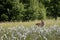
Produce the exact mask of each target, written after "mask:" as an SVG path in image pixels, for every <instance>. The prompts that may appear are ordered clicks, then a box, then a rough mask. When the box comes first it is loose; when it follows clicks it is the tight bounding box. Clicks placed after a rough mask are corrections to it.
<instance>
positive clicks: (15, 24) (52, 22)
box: [0, 20, 60, 27]
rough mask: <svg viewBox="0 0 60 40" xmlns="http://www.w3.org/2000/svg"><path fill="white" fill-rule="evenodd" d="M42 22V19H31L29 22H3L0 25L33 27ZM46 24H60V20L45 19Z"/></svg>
mask: <svg viewBox="0 0 60 40" xmlns="http://www.w3.org/2000/svg"><path fill="white" fill-rule="evenodd" d="M38 22H40V20H35V21H29V22H2V23H0V26H2V27H18V26H25V27H31V26H32V25H35V24H36V23H38ZM44 23H45V26H47V27H48V26H52V25H59V26H60V20H44Z"/></svg>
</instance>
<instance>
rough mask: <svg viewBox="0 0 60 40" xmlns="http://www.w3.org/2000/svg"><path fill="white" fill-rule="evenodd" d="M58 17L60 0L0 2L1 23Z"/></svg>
mask: <svg viewBox="0 0 60 40" xmlns="http://www.w3.org/2000/svg"><path fill="white" fill-rule="evenodd" d="M59 16H60V0H0V22H1V21H30V20H36V19H38V20H40V19H46V18H48V19H50V18H55V20H56V19H57V17H59Z"/></svg>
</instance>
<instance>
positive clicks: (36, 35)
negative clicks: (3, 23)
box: [0, 25, 60, 40]
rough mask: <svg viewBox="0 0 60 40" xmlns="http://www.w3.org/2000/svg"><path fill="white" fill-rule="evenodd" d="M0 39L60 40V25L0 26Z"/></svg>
mask: <svg viewBox="0 0 60 40" xmlns="http://www.w3.org/2000/svg"><path fill="white" fill-rule="evenodd" d="M0 40H60V27H59V26H56V25H54V26H50V27H37V26H31V27H29V28H28V27H24V26H19V27H12V28H3V27H0Z"/></svg>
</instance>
